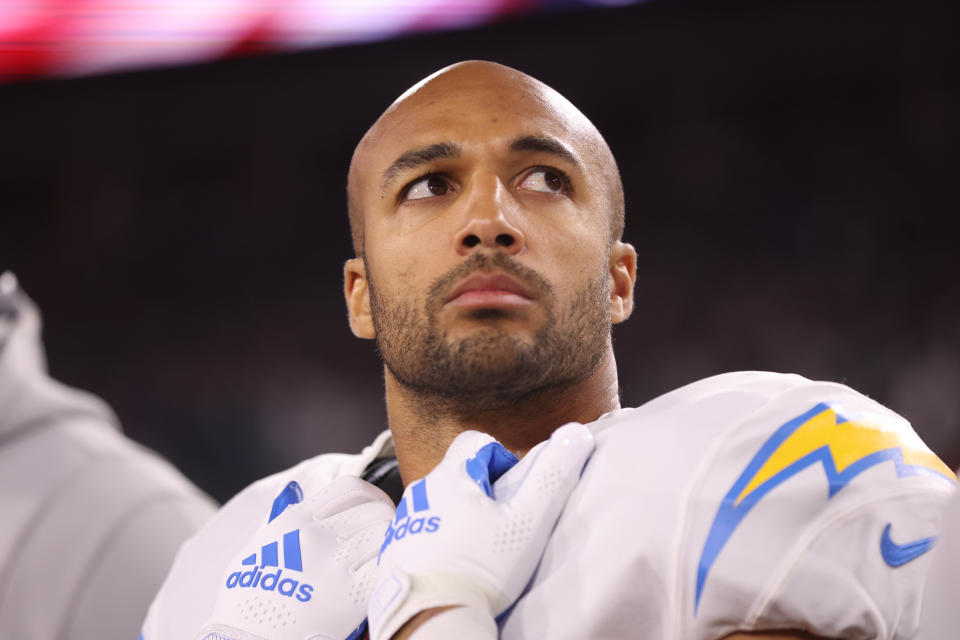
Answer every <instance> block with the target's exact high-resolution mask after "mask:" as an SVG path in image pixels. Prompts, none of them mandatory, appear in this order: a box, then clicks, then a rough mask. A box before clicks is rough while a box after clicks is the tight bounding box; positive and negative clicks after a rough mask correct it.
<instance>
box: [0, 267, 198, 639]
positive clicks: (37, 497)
mask: <svg viewBox="0 0 960 640" xmlns="http://www.w3.org/2000/svg"><path fill="white" fill-rule="evenodd" d="M39 329H40V321H39V316H38V313H37V311H36V309H35V308H34V306H33V304H32V303H31V302H30V301H29V300H28V299H27V298H26V297H25V296H23V295H22V293H19V292H17V291H16V290H15V289H14V287H13V281H12V279H11V277H10V276H9V275H4V276H0V510H2V513H3V516H2V524H0V638H4V639H7V638H11V639H12V638H17V639H20V640H54V638H56V639H58V640H70V639H76V640H87V639H91V638H97V639H101V640H114V639H116V640H133V639H134V638H136V636H137V631H138V630H139V628H140V623H141V621H142V618H143V615H144V614H145V612H146V609H147V606H148V604H149V603H150V599H151V597H152V596H153V595H154V593H155V592H156V589H157V588H158V586H159V585H160V583H161V581H162V580H163V577H164V575H166V573H167V571H168V569H169V566H170V564H171V562H172V561H173V557H174V554H175V553H176V551H177V549H178V547H179V546H180V544H181V543H182V542H183V541H184V540H185V539H186V538H187V537H188V536H189V535H190V534H192V533H193V532H195V531H196V530H197V529H198V528H199V527H200V525H201V524H202V523H203V521H204V520H206V519H207V518H208V517H209V516H210V515H211V514H212V513H213V512H214V509H215V505H214V504H213V502H212V501H211V500H210V499H209V498H208V497H206V496H205V495H203V494H201V493H200V492H199V491H198V490H197V489H196V488H195V487H194V486H193V485H191V484H190V483H189V482H187V481H186V479H184V478H183V476H182V475H180V474H179V473H178V472H177V471H176V470H175V469H174V468H173V467H171V466H170V465H169V464H168V463H166V462H165V461H163V460H161V459H160V458H159V457H157V456H156V455H154V454H153V453H151V452H150V451H148V450H146V449H144V448H143V447H140V446H138V445H136V444H135V443H133V442H131V441H130V440H128V439H126V438H124V437H123V434H122V433H121V432H120V430H119V427H118V424H117V421H116V418H115V416H114V415H113V412H112V411H110V409H109V407H107V406H106V405H105V404H104V403H103V402H102V401H100V400H99V399H98V398H96V397H94V396H91V395H89V394H86V393H82V392H80V391H76V390H74V389H70V388H68V387H65V386H63V385H61V384H59V383H57V382H56V381H55V380H52V379H51V378H50V377H49V376H48V375H47V373H46V367H45V363H44V355H43V349H42V346H41V344H40V340H39Z"/></svg>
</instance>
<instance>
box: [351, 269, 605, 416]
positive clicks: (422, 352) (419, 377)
mask: <svg viewBox="0 0 960 640" xmlns="http://www.w3.org/2000/svg"><path fill="white" fill-rule="evenodd" d="M494 270H496V271H502V272H503V273H506V274H507V275H510V276H512V277H514V278H515V279H517V280H519V281H520V282H522V283H523V284H524V286H526V287H527V288H528V289H529V290H530V291H531V292H533V293H534V294H536V297H537V298H538V299H539V301H540V304H541V307H542V308H543V310H544V312H545V315H546V319H545V321H544V323H543V325H542V326H541V327H540V329H539V330H538V331H537V332H536V334H535V335H534V339H533V342H532V343H531V342H530V341H528V340H526V339H523V338H521V337H519V336H516V335H511V334H510V333H509V332H507V331H504V330H502V329H501V328H500V327H498V326H497V325H496V324H495V323H493V322H491V323H490V325H489V326H486V327H484V328H482V329H480V330H477V331H474V332H473V333H472V334H471V335H470V336H469V337H467V338H464V339H461V340H458V341H457V342H454V343H451V342H450V341H448V339H447V337H446V335H445V334H444V333H443V332H441V331H440V330H439V329H438V326H439V324H438V322H437V317H438V314H439V313H440V311H441V309H442V307H443V304H444V302H445V300H446V296H447V294H448V293H449V292H450V291H451V290H452V287H453V286H455V285H456V283H457V282H459V281H461V280H462V279H464V278H465V277H467V276H469V275H470V274H472V273H474V272H475V271H494ZM367 280H368V284H369V287H370V307H371V312H372V315H373V324H374V327H375V329H376V332H377V347H378V349H379V351H380V356H381V358H382V359H383V361H384V364H385V365H386V367H387V369H389V371H390V373H391V374H393V377H394V378H395V379H396V380H397V381H398V382H399V383H400V384H401V385H403V386H404V387H406V388H408V389H410V390H411V391H413V392H415V393H416V394H418V395H420V396H421V397H424V399H426V397H430V398H432V399H435V400H441V401H446V402H447V403H449V404H451V405H455V406H456V407H457V408H458V409H460V410H461V411H472V412H476V411H493V410H497V409H503V408H505V407H507V406H509V405H511V404H514V403H517V402H519V401H522V400H526V399H529V398H531V397H533V396H536V395H540V394H543V393H547V392H550V391H560V390H563V389H566V388H569V387H571V386H573V385H575V384H577V383H579V382H582V381H583V380H585V379H586V378H587V377H589V376H590V375H591V374H592V373H593V372H594V371H596V369H597V367H598V366H599V365H600V362H601V360H602V359H603V355H604V352H605V350H606V347H607V344H608V340H609V335H610V311H609V307H608V300H609V291H608V285H607V274H606V272H604V273H602V274H599V275H598V277H597V278H596V279H593V280H591V281H590V282H589V284H588V287H587V288H586V289H584V290H583V291H581V292H580V293H579V294H578V295H577V296H575V298H574V299H573V300H570V301H569V302H568V303H567V304H566V305H562V306H560V305H559V304H558V302H557V300H556V297H555V295H554V293H553V289H552V287H551V286H550V285H549V283H547V281H546V280H545V279H544V278H543V277H542V276H540V274H538V273H537V272H535V271H533V270H532V269H529V268H528V267H525V266H523V265H521V264H519V263H517V262H515V261H513V260H512V259H511V258H510V257H509V256H508V255H506V254H504V253H500V252H497V253H494V254H492V255H488V254H485V253H475V254H474V255H472V256H471V257H470V258H468V259H467V260H465V261H464V262H463V263H461V264H460V265H458V266H457V267H455V268H454V269H452V270H450V271H449V272H447V273H446V274H444V275H442V276H440V277H439V278H437V279H436V280H435V281H434V282H433V284H432V285H431V286H430V290H429V292H428V295H427V303H426V306H425V310H424V311H421V310H419V309H417V308H415V307H414V305H412V304H410V303H407V302H406V301H404V300H386V299H384V298H382V297H381V296H380V294H379V293H378V290H377V289H376V287H375V284H374V281H373V278H372V276H371V273H370V270H369V267H368V269H367ZM558 306H560V308H559V309H558V308H557V307H558ZM511 313H513V312H511V311H509V310H501V309H480V310H477V311H475V312H474V313H473V318H474V319H476V320H483V319H485V318H489V319H491V320H496V319H497V318H500V317H507V316H508V315H509V314H511ZM558 318H559V320H558Z"/></svg>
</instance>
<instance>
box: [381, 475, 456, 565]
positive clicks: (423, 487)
mask: <svg viewBox="0 0 960 640" xmlns="http://www.w3.org/2000/svg"><path fill="white" fill-rule="evenodd" d="M408 498H409V503H408V502H407V500H408ZM411 506H412V507H413V511H412V512H411V511H410V507H411ZM427 511H430V500H428V499H427V480H426V478H424V479H423V480H420V481H419V482H417V483H415V484H413V485H411V486H410V487H409V489H408V490H407V491H405V492H404V494H403V497H402V498H400V502H399V503H397V515H396V516H395V517H394V518H393V522H391V523H390V525H389V526H388V527H387V533H386V534H385V535H384V538H383V546H381V547H380V555H378V556H377V564H380V558H381V557H382V556H383V552H384V551H385V550H386V549H387V547H389V546H390V545H391V544H392V543H393V542H394V541H396V540H402V539H403V538H405V537H406V536H407V535H416V534H419V533H433V532H434V531H436V530H437V529H439V528H440V516H429V517H428V516H427V514H426V513H425V512H427ZM418 514H419V515H418Z"/></svg>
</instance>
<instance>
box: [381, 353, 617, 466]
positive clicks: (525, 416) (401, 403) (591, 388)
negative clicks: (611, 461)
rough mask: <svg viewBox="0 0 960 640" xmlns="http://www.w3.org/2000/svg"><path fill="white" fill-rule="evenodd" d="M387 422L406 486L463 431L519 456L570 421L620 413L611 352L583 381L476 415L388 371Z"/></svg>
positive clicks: (439, 458) (434, 461)
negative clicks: (491, 439) (486, 438)
mask: <svg viewBox="0 0 960 640" xmlns="http://www.w3.org/2000/svg"><path fill="white" fill-rule="evenodd" d="M384 378H385V380H386V396H387V419H388V420H389V423H390V431H391V432H392V433H393V440H394V444H395V446H396V450H397V461H398V463H399V467H400V475H401V476H402V477H403V481H404V484H409V483H410V482H413V481H414V480H417V479H418V478H422V477H423V476H425V475H426V474H427V473H429V472H430V470H431V469H433V468H434V467H435V466H436V465H437V463H439V462H440V460H441V459H443V455H444V453H446V451H447V447H449V446H450V443H451V442H453V439H454V438H456V437H457V435H459V434H460V433H462V432H464V431H467V430H470V429H472V430H474V431H482V432H484V433H488V434H490V435H491V436H493V437H494V438H496V439H497V441H499V442H500V443H501V444H502V445H503V446H504V447H506V448H507V449H509V450H510V451H512V452H513V453H514V454H515V455H517V456H518V457H523V455H524V454H525V453H526V452H527V451H529V450H530V449H531V448H532V447H533V446H534V445H536V444H537V443H539V442H542V441H543V440H546V439H547V438H549V437H550V434H551V433H553V431H554V430H555V429H556V428H557V427H560V426H562V425H564V424H566V423H568V422H580V423H588V422H593V421H594V420H596V419H597V418H599V417H600V416H602V415H603V414H604V413H607V412H608V411H612V410H614V409H618V408H619V407H620V398H619V394H618V383H617V364H616V361H615V359H614V357H613V350H612V349H611V348H608V349H607V352H606V354H605V356H604V358H603V361H602V362H601V363H600V366H599V367H597V369H596V370H595V371H594V372H593V373H592V374H591V375H590V376H588V377H587V378H586V379H585V380H583V381H582V382H580V383H578V384H576V385H574V386H573V387H568V388H564V389H555V390H554V389H551V390H545V391H541V392H539V393H535V394H532V395H531V396H529V397H528V398H524V399H522V400H519V401H517V402H515V403H511V404H510V405H509V406H507V407H504V408H501V409H495V410H486V411H478V410H475V409H472V408H471V407H470V405H469V403H468V402H457V401H456V400H450V399H447V398H437V397H434V396H425V395H423V394H421V393H417V392H414V391H412V390H410V389H409V388H407V387H404V386H403V385H401V384H400V383H399V382H397V380H396V378H394V377H393V375H391V373H390V371H389V370H386V369H385V372H384Z"/></svg>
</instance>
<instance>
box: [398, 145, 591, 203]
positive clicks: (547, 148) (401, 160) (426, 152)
mask: <svg viewBox="0 0 960 640" xmlns="http://www.w3.org/2000/svg"><path fill="white" fill-rule="evenodd" d="M507 148H508V149H509V150H510V151H512V152H522V151H539V152H541V153H549V154H552V155H555V156H557V157H558V158H563V159H564V160H566V161H567V162H569V163H570V164H572V165H574V166H576V167H579V166H580V162H578V161H577V158H576V156H574V155H573V153H571V151H570V150H569V149H567V148H566V147H565V146H564V145H563V144H561V143H560V142H558V141H557V140H554V139H553V138H549V137H547V136H537V135H529V136H520V137H518V138H514V139H513V140H511V141H510V144H509V145H508V147H507ZM459 157H460V146H459V145H457V144H454V143H453V142H438V143H436V144H431V145H428V146H426V147H420V148H419V149H411V150H410V151H407V152H405V153H402V154H400V156H398V157H397V159H396V160H394V161H393V162H392V163H391V164H390V166H389V167H387V170H386V171H384V172H383V181H382V182H381V183H380V188H381V190H385V189H386V188H387V186H388V185H389V184H390V183H391V182H392V181H393V180H394V179H395V178H396V177H397V175H399V174H400V173H402V172H403V171H407V170H409V169H416V168H417V167H419V166H421V165H424V164H427V163H430V162H433V161H434V160H441V159H446V158H459Z"/></svg>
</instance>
